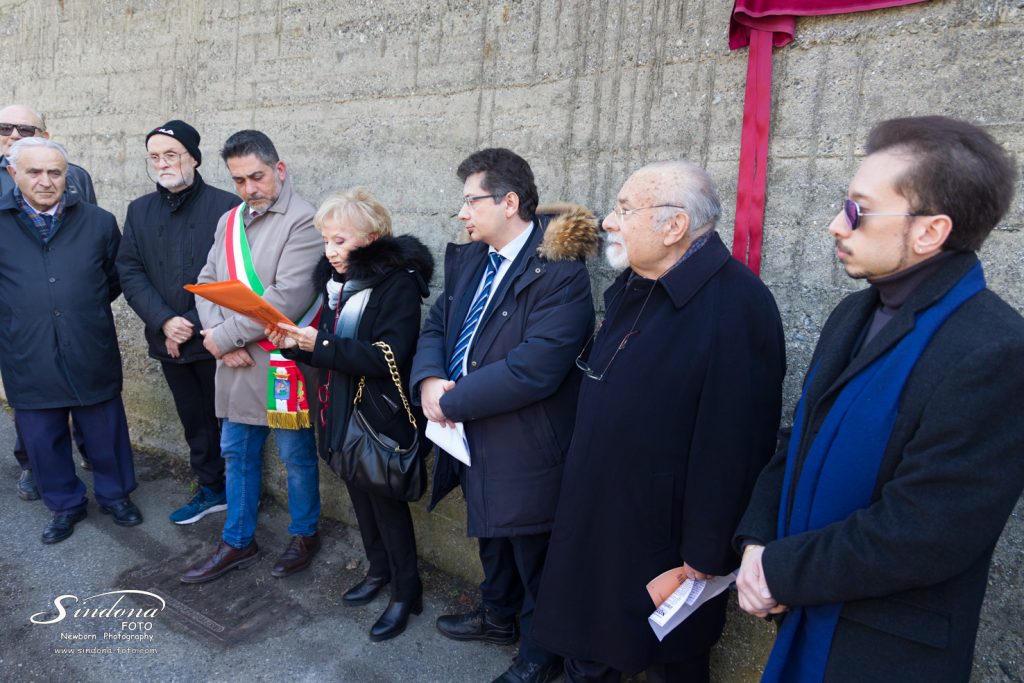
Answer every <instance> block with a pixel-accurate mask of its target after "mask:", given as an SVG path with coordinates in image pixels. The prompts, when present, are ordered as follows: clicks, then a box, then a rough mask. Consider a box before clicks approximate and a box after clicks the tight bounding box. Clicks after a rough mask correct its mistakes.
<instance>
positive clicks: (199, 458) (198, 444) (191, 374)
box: [160, 360, 224, 491]
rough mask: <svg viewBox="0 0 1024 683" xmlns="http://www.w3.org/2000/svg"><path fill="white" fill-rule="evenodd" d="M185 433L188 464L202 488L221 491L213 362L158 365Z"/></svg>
mask: <svg viewBox="0 0 1024 683" xmlns="http://www.w3.org/2000/svg"><path fill="white" fill-rule="evenodd" d="M160 365H161V366H162V367H163V371H164V378H166V379H167V386H168V387H169V388H170V390H171V396H173V397H174V407H175V408H176V409H177V411H178V419H179V420H181V426H182V428H183V429H184V430H185V442H186V443H187V444H188V449H189V456H188V457H189V464H190V465H192V471H193V472H195V475H196V478H197V479H198V480H199V483H200V484H202V485H203V486H207V487H209V488H211V489H213V490H214V491H223V490H224V460H223V459H222V458H221V457H220V420H218V419H217V412H216V409H215V407H214V406H215V404H214V376H215V375H216V374H217V361H215V360H201V361H196V362H194V363H160Z"/></svg>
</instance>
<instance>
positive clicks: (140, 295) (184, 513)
mask: <svg viewBox="0 0 1024 683" xmlns="http://www.w3.org/2000/svg"><path fill="white" fill-rule="evenodd" d="M199 141H200V137H199V132H198V131H197V130H196V129H195V128H193V127H192V126H190V125H189V124H187V123H185V122H184V121H179V120H172V121H168V122H167V123H165V124H163V125H162V126H158V127H156V128H154V129H153V130H151V131H150V132H149V134H148V135H146V157H145V164H146V170H147V175H148V176H149V178H150V180H152V181H153V182H154V183H156V191H155V192H150V193H149V194H146V195H143V196H142V197H139V198H138V199H136V200H135V201H133V202H132V203H131V204H129V205H128V214H127V216H126V217H125V220H124V237H123V238H122V240H121V247H120V249H119V250H118V253H117V272H118V274H119V275H120V278H121V289H122V290H123V291H124V298H125V299H126V300H127V301H128V305H129V306H131V307H132V310H134V311H135V313H137V314H138V316H139V317H140V318H141V319H142V322H143V324H144V325H145V336H146V341H147V342H148V344H149V356H150V358H153V359H155V360H158V361H160V367H161V368H162V370H163V373H164V379H166V380H167V386H168V387H169V388H170V390H171V396H172V397H173V398H174V407H175V408H176V409H177V412H178V419H179V420H180V421H181V426H182V429H183V430H184V432H185V441H186V443H188V447H189V464H190V465H191V466H192V472H193V473H194V474H195V476H196V479H197V483H198V488H197V490H196V493H195V495H194V496H193V497H192V500H190V501H189V502H188V503H187V504H186V505H184V506H182V507H180V508H178V509H177V510H175V511H173V512H172V513H171V515H170V519H171V521H172V522H174V523H175V524H192V523H193V522H198V521H199V520H200V519H202V518H203V517H205V516H206V515H208V514H210V513H213V512H221V511H223V510H227V507H228V506H227V499H226V498H225V494H224V461H223V459H222V458H221V457H220V421H219V420H218V419H217V412H216V407H215V403H214V396H215V388H214V387H215V384H214V378H215V376H216V373H217V361H216V359H214V357H213V356H212V355H210V352H209V351H207V350H206V349H205V348H204V347H203V338H202V336H200V334H199V330H200V328H201V327H202V323H201V322H200V320H199V313H198V311H197V310H196V298H195V295H193V294H192V293H191V292H189V291H186V290H185V289H184V285H186V284H192V283H193V282H195V281H196V279H197V278H198V277H199V271H201V270H202V268H203V266H204V265H205V264H206V257H207V255H208V254H209V253H210V247H212V246H213V238H214V234H215V233H216V232H217V222H218V221H219V220H220V217H221V216H223V215H224V214H225V213H227V212H228V211H229V210H230V209H232V208H234V207H235V206H237V205H238V204H239V200H238V197H236V196H235V195H233V194H231V193H230V192H225V191H224V190H220V189H217V188H216V187H212V186H210V185H207V184H206V182H205V181H204V180H203V177H202V176H201V175H200V174H199V165H200V164H201V163H202V161H203V155H202V152H201V151H200V149H199Z"/></svg>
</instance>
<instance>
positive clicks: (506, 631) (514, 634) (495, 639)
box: [437, 605, 519, 645]
mask: <svg viewBox="0 0 1024 683" xmlns="http://www.w3.org/2000/svg"><path fill="white" fill-rule="evenodd" d="M437 630H438V631H440V632H441V635H444V636H448V637H449V638H451V639H452V640H482V641H484V642H485V643H495V644H497V645H511V644H512V643H514V642H516V641H517V640H519V624H517V623H516V618H515V617H511V618H508V619H499V618H498V617H496V616H494V615H493V614H491V613H490V612H489V611H487V608H486V607H484V606H483V605H480V606H478V607H477V608H476V609H475V610H473V611H472V612H467V613H466V614H446V615H444V616H443V617H438V618H437Z"/></svg>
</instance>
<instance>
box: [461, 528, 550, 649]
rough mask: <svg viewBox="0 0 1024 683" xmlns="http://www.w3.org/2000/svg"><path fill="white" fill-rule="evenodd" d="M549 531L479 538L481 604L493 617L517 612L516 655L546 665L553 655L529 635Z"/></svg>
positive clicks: (507, 616)
mask: <svg viewBox="0 0 1024 683" xmlns="http://www.w3.org/2000/svg"><path fill="white" fill-rule="evenodd" d="M550 536H551V535H550V534H533V535H530V536H512V537H509V538H480V539H477V540H479V542H480V563H481V564H482V565H483V569H484V580H483V583H481V584H480V597H481V600H482V601H483V604H484V607H486V608H487V609H488V611H490V612H491V613H493V614H494V615H495V616H498V617H501V618H506V619H507V618H511V617H514V616H515V615H516V613H517V612H518V613H519V627H520V631H521V633H522V642H521V643H520V645H519V656H520V657H522V658H523V659H525V660H526V661H528V662H534V663H536V664H548V663H550V662H552V661H554V659H555V655H554V654H552V653H550V652H548V651H547V650H545V649H543V648H542V647H540V646H539V645H537V644H536V643H534V642H533V640H532V639H531V638H530V623H531V622H532V621H533V607H534V604H535V603H536V601H537V591H538V590H539V589H540V577H541V573H542V572H543V571H544V559H545V558H546V557H547V554H548V539H549V538H550Z"/></svg>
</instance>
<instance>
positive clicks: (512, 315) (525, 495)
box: [411, 217, 594, 538]
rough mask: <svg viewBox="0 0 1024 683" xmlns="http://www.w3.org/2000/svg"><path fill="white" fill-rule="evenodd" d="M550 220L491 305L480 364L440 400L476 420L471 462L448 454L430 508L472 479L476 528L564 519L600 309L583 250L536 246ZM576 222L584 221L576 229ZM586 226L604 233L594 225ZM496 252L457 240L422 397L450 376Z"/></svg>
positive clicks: (541, 223) (423, 356)
mask: <svg viewBox="0 0 1024 683" xmlns="http://www.w3.org/2000/svg"><path fill="white" fill-rule="evenodd" d="M557 220H558V219H555V220H553V221H552V225H554V224H555V222H556V221H557ZM547 225H548V220H547V219H546V218H544V217H537V218H535V219H534V231H533V234H531V235H530V238H529V240H528V241H527V243H526V245H525V246H524V247H523V249H522V251H521V252H520V253H519V257H518V258H517V259H516V260H515V261H514V262H513V263H512V266H511V267H510V270H509V271H508V273H507V274H506V275H505V277H504V278H503V279H502V281H501V283H500V285H499V287H498V289H497V291H495V292H494V294H493V296H492V298H491V301H490V304H489V305H488V307H487V310H486V311H485V312H484V317H483V318H482V320H481V323H480V327H479V328H478V330H477V334H476V338H475V341H474V343H473V346H472V347H471V348H470V351H469V355H468V357H467V362H468V366H469V372H468V373H467V374H466V375H465V376H464V377H463V378H461V379H460V380H459V381H458V383H457V384H456V386H455V388H454V389H452V390H451V391H449V392H447V393H446V394H445V395H444V397H443V398H442V400H441V408H442V410H444V413H445V415H446V416H447V417H448V418H450V419H451V420H453V421H456V422H464V423H465V424H466V435H467V439H468V440H469V450H470V457H471V458H472V467H468V468H467V467H462V466H461V463H459V462H458V461H456V460H455V459H454V458H452V457H451V456H449V455H448V454H446V453H443V452H442V453H440V454H439V456H438V457H437V458H436V459H435V460H434V477H433V493H432V496H431V503H430V507H431V509H432V508H433V506H435V505H436V504H437V503H438V501H440V500H441V499H442V498H443V497H444V496H445V495H447V494H448V492H450V491H451V490H452V489H453V488H455V487H456V486H457V485H458V484H459V483H460V476H461V483H462V484H463V488H464V491H465V495H466V507H467V518H468V533H469V535H470V536H476V537H484V538H494V537H500V536H516V535H522V534H538V533H544V532H547V531H549V530H550V529H551V524H552V522H553V520H554V514H555V504H556V501H557V499H558V489H559V486H560V485H561V482H562V466H563V462H564V457H565V452H566V450H567V449H568V447H569V442H570V440H571V437H572V424H573V416H574V415H575V412H576V394H577V390H578V388H579V374H578V373H577V372H575V371H574V370H575V366H574V360H575V358H576V355H577V354H578V353H579V352H580V349H581V348H582V346H583V344H584V343H585V342H586V339H587V336H588V335H589V334H590V331H591V329H592V327H593V319H594V308H593V300H592V298H591V291H590V277H589V275H588V273H587V267H586V264H585V262H584V261H583V259H582V256H583V254H581V253H578V252H571V250H570V251H566V252H564V253H559V254H558V256H560V257H562V258H563V260H549V259H548V258H545V257H543V256H541V255H540V254H539V253H538V252H537V249H538V247H539V246H540V245H541V241H542V239H543V238H544V237H545V235H546V232H545V228H546V227H547ZM559 225H561V224H559ZM577 228H578V229H580V230H583V229H584V227H583V226H581V225H575V226H571V228H568V229H577ZM585 229H589V230H590V231H591V232H593V230H594V227H593V224H592V223H591V224H588V226H586V228H585ZM552 237H553V238H554V232H552ZM556 242H557V240H555V239H552V240H550V241H545V244H546V245H552V244H554V243H556ZM567 242H568V241H567ZM559 243H561V242H559ZM547 253H549V254H550V253H551V252H547ZM486 260H487V245H486V244H484V243H483V242H476V243H471V244H449V245H448V249H447V251H446V253H445V264H444V292H443V293H442V295H441V296H440V297H439V298H438V300H437V301H436V302H435V303H434V305H433V306H432V307H431V309H430V313H429V315H428V316H427V320H426V322H425V323H424V327H423V331H422V334H421V336H420V340H419V344H418V346H417V350H416V357H415V359H414V360H413V368H412V380H411V384H412V395H413V397H414V398H415V399H416V400H418V399H419V390H420V387H419V385H420V382H422V381H423V380H424V379H427V378H429V377H443V378H447V367H448V360H449V359H450V358H451V354H452V350H453V349H454V347H455V341H456V337H457V336H458V334H459V331H460V330H461V328H462V324H463V322H464V321H465V318H466V313H467V311H468V310H469V306H470V303H471V299H472V298H473V295H474V293H475V292H476V288H477V285H478V284H479V282H480V278H481V277H482V276H483V272H484V266H485V262H486ZM571 370H573V372H570V371H571Z"/></svg>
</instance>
